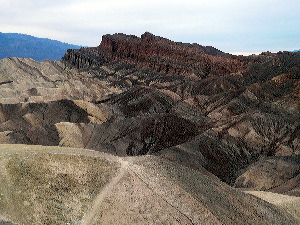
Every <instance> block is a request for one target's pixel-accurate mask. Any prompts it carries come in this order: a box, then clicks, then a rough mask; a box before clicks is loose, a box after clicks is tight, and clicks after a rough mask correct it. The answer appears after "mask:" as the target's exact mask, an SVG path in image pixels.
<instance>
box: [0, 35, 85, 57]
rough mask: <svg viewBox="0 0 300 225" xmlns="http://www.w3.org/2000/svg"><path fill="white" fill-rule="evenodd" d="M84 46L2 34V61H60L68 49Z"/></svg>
mask: <svg viewBox="0 0 300 225" xmlns="http://www.w3.org/2000/svg"><path fill="white" fill-rule="evenodd" d="M80 47H82V46H78V45H72V44H67V43H63V42H60V41H56V40H51V39H48V38H37V37H33V36H30V35H26V34H17V33H1V32H0V59H3V58H6V57H19V58H32V59H34V60H36V61H43V60H46V59H48V60H60V59H61V58H62V57H63V56H64V54H65V52H66V50H67V49H79V48H80Z"/></svg>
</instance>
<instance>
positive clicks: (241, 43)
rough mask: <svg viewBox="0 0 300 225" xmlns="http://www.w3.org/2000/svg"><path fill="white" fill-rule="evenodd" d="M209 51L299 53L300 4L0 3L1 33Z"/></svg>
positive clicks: (192, 0)
mask: <svg viewBox="0 0 300 225" xmlns="http://www.w3.org/2000/svg"><path fill="white" fill-rule="evenodd" d="M145 31H149V32H151V33H153V34H155V35H159V36H162V37H166V38H168V39H171V40H174V41H180V42H187V43H199V44H201V45H211V46H214V47H216V48H218V49H220V50H222V51H225V52H251V53H256V52H262V51H268V50H269V51H272V52H277V51H280V50H295V49H300V1H299V0H205V1H203V0H172V1H171V0H149V1H144V0H123V1H122V0H105V1H104V0H0V32H4V33H9V32H13V33H24V34H30V35H33V36H37V37H46V38H51V39H55V40H59V41H63V42H67V43H70V44H78V45H84V46H98V45H99V43H100V41H101V36H102V35H104V34H108V33H110V34H113V33H126V34H134V35H137V36H140V35H141V34H143V33H144V32H145Z"/></svg>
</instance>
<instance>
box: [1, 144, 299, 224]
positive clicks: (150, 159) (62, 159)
mask: <svg viewBox="0 0 300 225" xmlns="http://www.w3.org/2000/svg"><path fill="white" fill-rule="evenodd" d="M0 167H1V174H0V192H1V197H0V214H1V215H2V216H4V217H5V218H7V219H10V220H11V221H14V222H15V223H17V224H245V223H246V224H300V223H299V221H298V222H297V221H296V219H293V218H292V217H291V216H290V215H289V214H287V213H286V212H284V211H282V210H280V209H278V208H277V207H274V206H272V205H271V204H269V203H267V202H265V201H262V200H260V199H258V198H256V197H253V196H252V195H249V194H245V193H243V192H241V191H238V190H236V189H234V188H231V187H230V186H228V185H226V184H224V183H222V182H220V181H218V180H217V179H212V178H210V177H207V176H205V175H203V174H201V173H198V172H196V171H194V170H191V169H188V168H185V167H182V166H179V165H177V164H174V163H171V162H169V161H165V160H163V159H160V158H159V157H156V156H143V157H127V158H121V157H115V156H111V155H108V154H104V153H100V152H96V151H91V150H84V149H75V148H60V147H44V146H26V145H0Z"/></svg>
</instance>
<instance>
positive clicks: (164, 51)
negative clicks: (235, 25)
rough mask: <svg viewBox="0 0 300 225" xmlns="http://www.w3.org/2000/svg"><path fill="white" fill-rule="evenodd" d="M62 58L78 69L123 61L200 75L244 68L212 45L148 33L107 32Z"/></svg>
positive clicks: (223, 73) (237, 70)
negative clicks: (91, 44) (97, 42)
mask: <svg viewBox="0 0 300 225" xmlns="http://www.w3.org/2000/svg"><path fill="white" fill-rule="evenodd" d="M92 55H93V56H94V57H91V56H92ZM89 58H93V60H91V59H89ZM63 60H64V61H70V60H71V61H75V62H73V63H72V64H73V65H76V66H77V68H85V67H88V66H90V65H93V66H97V65H99V64H101V61H111V60H115V61H120V60H121V61H123V62H126V63H129V64H133V65H136V66H138V67H148V68H151V69H153V70H154V71H157V72H163V73H170V74H180V75H185V76H192V77H195V76H197V77H200V78H203V77H206V76H208V75H225V74H230V73H237V72H240V71H243V68H244V63H243V62H242V61H241V60H240V59H238V58H237V57H234V56H231V55H230V54H226V53H224V52H221V51H219V50H217V49H215V48H213V47H204V46H201V45H198V44H184V43H179V42H173V41H170V40H168V39H165V38H162V37H158V36H155V35H153V34H150V33H148V32H146V33H144V34H143V35H142V36H141V38H139V37H137V36H134V35H125V34H113V35H104V36H103V37H102V42H101V44H100V45H99V46H98V47H97V48H83V49H80V50H72V51H69V52H67V54H66V55H65V57H64V58H63ZM92 61H93V62H92ZM82 64H83V65H82Z"/></svg>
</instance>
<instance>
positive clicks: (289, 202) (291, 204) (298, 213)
mask: <svg viewBox="0 0 300 225" xmlns="http://www.w3.org/2000/svg"><path fill="white" fill-rule="evenodd" d="M246 193H249V194H252V195H254V196H256V197H259V198H261V199H263V200H265V201H267V202H270V203H271V204H274V205H277V206H279V207H281V208H283V209H285V210H286V211H288V212H289V213H290V214H292V215H293V216H294V217H296V218H297V219H299V220H300V197H295V196H288V195H282V194H277V193H272V192H266V191H246Z"/></svg>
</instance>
